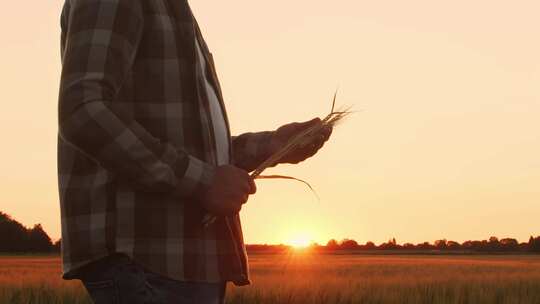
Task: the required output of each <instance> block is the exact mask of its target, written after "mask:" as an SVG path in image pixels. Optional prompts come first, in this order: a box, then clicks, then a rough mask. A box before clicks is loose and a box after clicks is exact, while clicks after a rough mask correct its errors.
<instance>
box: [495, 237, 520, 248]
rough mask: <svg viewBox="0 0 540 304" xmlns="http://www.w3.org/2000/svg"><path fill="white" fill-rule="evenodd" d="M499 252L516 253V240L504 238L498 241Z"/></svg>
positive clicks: (517, 245) (517, 244) (517, 246)
mask: <svg viewBox="0 0 540 304" xmlns="http://www.w3.org/2000/svg"><path fill="white" fill-rule="evenodd" d="M499 243H500V245H501V250H504V251H517V250H518V249H519V243H518V241H517V240H516V239H510V238H505V239H501V240H500V241H499Z"/></svg>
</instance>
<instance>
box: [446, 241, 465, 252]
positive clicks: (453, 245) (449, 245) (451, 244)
mask: <svg viewBox="0 0 540 304" xmlns="http://www.w3.org/2000/svg"><path fill="white" fill-rule="evenodd" d="M446 248H448V250H460V249H461V245H460V244H459V243H458V242H455V241H448V242H446Z"/></svg>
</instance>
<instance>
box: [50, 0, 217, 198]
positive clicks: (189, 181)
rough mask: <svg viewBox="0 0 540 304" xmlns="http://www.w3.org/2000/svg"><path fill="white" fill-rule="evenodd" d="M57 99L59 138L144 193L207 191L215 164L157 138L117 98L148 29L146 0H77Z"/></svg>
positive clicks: (70, 20)
mask: <svg viewBox="0 0 540 304" xmlns="http://www.w3.org/2000/svg"><path fill="white" fill-rule="evenodd" d="M71 4H72V5H71V9H70V13H69V25H68V27H67V30H68V32H67V37H66V44H65V48H64V50H63V58H62V61H63V66H62V76H61V84H60V97H59V133H60V136H61V137H62V138H63V139H64V140H66V141H67V142H69V143H71V144H72V145H73V146H75V147H76V148H78V149H79V150H80V151H81V152H83V153H84V154H86V155H87V156H88V157H90V158H92V159H94V160H95V161H96V162H97V163H99V164H100V165H101V166H103V167H104V168H105V169H107V170H109V171H110V172H112V173H114V174H117V175H118V177H119V178H121V179H125V180H129V181H130V182H132V184H133V186H134V187H136V188H137V189H139V190H142V191H148V192H161V193H170V194H172V195H174V196H193V195H200V194H202V193H205V192H206V190H207V188H208V187H209V186H210V184H211V181H212V179H213V175H214V172H215V168H214V167H213V166H211V165H209V164H207V163H205V162H203V161H201V160H199V159H197V158H195V157H193V156H191V155H189V154H188V153H186V152H185V151H183V150H181V149H178V148H176V147H174V146H172V145H171V144H169V143H166V142H162V141H160V140H159V139H158V138H156V137H154V136H152V134H150V133H149V132H148V131H147V130H145V129H144V128H143V127H142V126H141V125H140V124H139V123H138V122H136V121H135V120H134V119H133V118H131V117H130V116H129V115H128V114H127V113H125V112H124V111H123V109H122V105H121V104H115V103H114V101H113V100H114V97H115V96H116V94H117V92H118V90H119V88H120V87H121V85H122V83H123V81H124V78H125V76H126V73H127V71H128V70H129V69H130V68H131V66H132V64H133V61H134V59H135V55H136V52H137V48H138V45H139V43H140V40H141V37H142V32H143V12H142V7H141V3H140V0H73V1H71Z"/></svg>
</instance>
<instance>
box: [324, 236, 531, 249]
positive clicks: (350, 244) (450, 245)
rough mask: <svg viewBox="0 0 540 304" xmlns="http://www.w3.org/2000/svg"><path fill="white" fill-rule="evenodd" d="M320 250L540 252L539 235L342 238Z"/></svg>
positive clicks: (331, 241) (330, 242)
mask: <svg viewBox="0 0 540 304" xmlns="http://www.w3.org/2000/svg"><path fill="white" fill-rule="evenodd" d="M314 247H323V248H320V249H322V250H399V251H448V252H452V251H454V252H457V251H462V252H537V253H540V236H538V237H533V236H531V237H530V238H529V241H528V242H521V243H520V242H518V241H517V240H516V239H513V238H503V239H499V238H497V237H494V236H492V237H490V238H489V239H487V240H481V241H472V240H471V241H465V242H462V243H459V242H455V241H450V240H446V239H440V240H436V241H435V242H433V243H429V242H423V243H418V244H412V243H405V244H398V243H397V241H396V239H395V238H392V239H391V240H389V241H388V242H384V243H382V244H379V245H375V244H374V243H373V242H367V243H365V244H363V245H361V244H358V243H357V242H356V241H355V240H353V239H344V240H342V241H339V242H338V241H336V240H334V239H332V240H330V241H328V243H327V244H326V246H318V245H316V244H314Z"/></svg>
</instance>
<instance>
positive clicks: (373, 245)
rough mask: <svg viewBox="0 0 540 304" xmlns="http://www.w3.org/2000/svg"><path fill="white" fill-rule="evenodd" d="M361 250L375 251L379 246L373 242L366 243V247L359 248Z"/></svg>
mask: <svg viewBox="0 0 540 304" xmlns="http://www.w3.org/2000/svg"><path fill="white" fill-rule="evenodd" d="M359 248H360V249H364V250H374V249H377V245H375V243H373V242H366V243H365V244H364V245H361V246H359Z"/></svg>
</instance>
